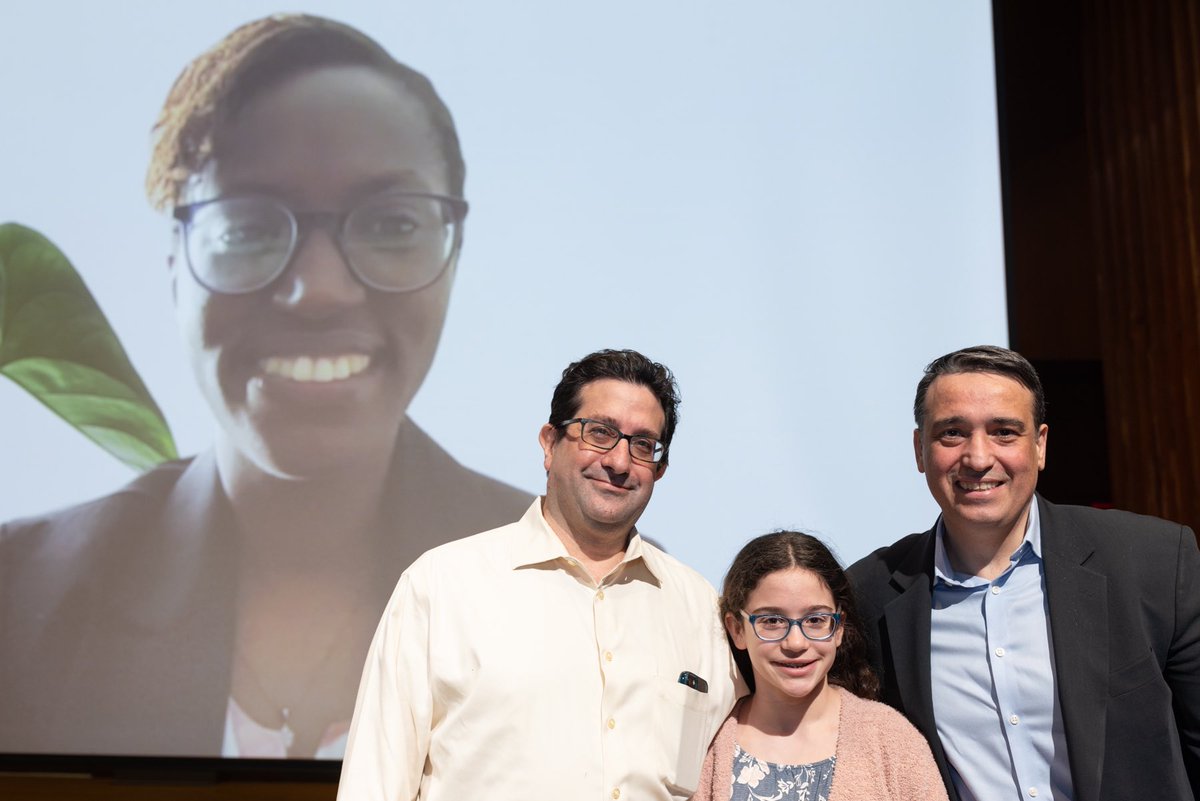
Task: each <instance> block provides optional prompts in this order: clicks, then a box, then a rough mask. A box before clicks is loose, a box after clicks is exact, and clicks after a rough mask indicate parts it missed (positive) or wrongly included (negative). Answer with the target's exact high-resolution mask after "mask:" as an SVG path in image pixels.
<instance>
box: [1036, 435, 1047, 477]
mask: <svg viewBox="0 0 1200 801" xmlns="http://www.w3.org/2000/svg"><path fill="white" fill-rule="evenodd" d="M1049 433H1050V426H1048V425H1046V424H1045V423H1042V424H1041V425H1040V426H1038V431H1037V454H1038V471H1039V472H1040V471H1042V470H1044V469H1045V468H1046V435H1047V434H1049Z"/></svg>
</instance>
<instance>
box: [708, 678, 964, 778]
mask: <svg viewBox="0 0 1200 801" xmlns="http://www.w3.org/2000/svg"><path fill="white" fill-rule="evenodd" d="M837 689H838V692H839V693H840V694H841V697H842V710H841V713H840V715H839V717H838V738H837V750H836V751H835V753H836V754H837V765H836V766H835V767H834V769H833V788H832V789H831V790H830V793H829V801H876V800H878V801H906V800H907V799H911V801H928V800H929V799H936V800H937V801H946V787H945V785H943V784H942V777H941V774H940V773H938V769H937V765H936V764H934V761H933V755H932V754H931V753H930V752H929V745H928V744H927V743H926V742H925V738H924V737H922V736H921V733H920V732H918V731H917V730H916V729H915V728H913V725H912V724H911V723H909V722H908V720H907V719H905V717H904V716H903V715H901V714H900V713H899V712H897V711H896V710H894V709H892V708H891V707H890V706H886V705H884V704H881V703H878V702H877V701H868V700H866V699H864V698H859V697H858V696H856V695H854V694H853V693H849V692H846V691H845V690H843V689H841V688H837ZM741 705H742V702H741V701H739V702H738V704H737V706H735V707H734V708H733V712H731V713H730V714H729V717H728V718H726V719H725V722H724V723H722V724H721V728H720V729H719V730H718V731H717V735H716V737H714V738H713V741H712V745H710V746H709V748H708V754H707V755H706V756H705V757H704V765H703V767H702V768H701V769H700V789H699V790H697V791H696V794H695V795H693V796H692V801H729V796H730V793H732V792H733V751H734V739H735V737H736V735H737V713H738V709H739V708H740V707H741Z"/></svg>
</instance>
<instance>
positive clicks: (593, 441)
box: [580, 420, 662, 462]
mask: <svg viewBox="0 0 1200 801" xmlns="http://www.w3.org/2000/svg"><path fill="white" fill-rule="evenodd" d="M580 422H581V423H582V425H583V432H582V434H581V436H582V437H583V441H584V442H586V443H588V444H589V445H595V446H596V447H597V448H603V449H604V450H610V449H612V448H615V447H616V445H617V443H618V442H620V441H621V440H622V439H624V438H626V437H625V436H624V435H622V434H621V432H620V431H618V430H617V429H615V428H613V427H612V426H610V425H606V424H604V423H600V422H597V421H595V420H582V421H580ZM628 439H629V455H630V456H632V457H633V458H635V459H641V460H642V461H643V462H657V461H658V460H659V459H661V458H662V444H661V443H659V441H658V440H656V439H651V438H650V437H632V436H631V437H628Z"/></svg>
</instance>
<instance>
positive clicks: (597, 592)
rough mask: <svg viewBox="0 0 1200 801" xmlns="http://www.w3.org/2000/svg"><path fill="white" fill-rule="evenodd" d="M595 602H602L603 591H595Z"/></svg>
mask: <svg viewBox="0 0 1200 801" xmlns="http://www.w3.org/2000/svg"><path fill="white" fill-rule="evenodd" d="M596 600H597V601H603V600H604V590H597V591H596Z"/></svg>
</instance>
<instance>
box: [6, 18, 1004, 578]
mask: <svg viewBox="0 0 1200 801" xmlns="http://www.w3.org/2000/svg"><path fill="white" fill-rule="evenodd" d="M854 5H855V6H856V8H854V9H850V8H847V7H846V4H836V3H814V2H806V1H801V0H788V1H787V2H784V1H783V0H779V1H778V2H766V1H763V2H741V3H728V2H696V0H673V1H672V2H666V1H665V0H657V1H656V2H649V3H647V2H628V1H627V0H621V1H620V2H612V3H605V4H586V5H585V4H578V3H562V2H556V1H551V0H538V2H523V3H518V4H508V3H494V2H485V1H484V0H472V1H471V2H465V1H464V2H440V3H439V2H426V3H406V2H394V1H393V2H387V3H381V2H378V1H377V0H372V1H371V2H349V1H348V0H340V1H339V2H336V3H332V2H330V3H320V2H307V3H295V4H294V5H293V9H290V10H307V11H313V12H315V13H321V14H325V15H328V16H333V17H336V18H338V19H341V20H343V21H345V22H348V23H350V24H352V25H355V26H357V27H360V28H361V29H363V30H364V31H366V32H367V33H369V34H371V35H372V36H374V37H375V38H377V39H378V40H379V41H380V42H381V43H382V44H383V45H384V46H385V47H387V48H388V49H389V50H390V51H391V52H392V53H393V54H394V55H396V56H397V57H398V58H400V59H401V60H403V61H406V62H408V63H410V64H411V65H413V66H414V67H416V68H417V69H419V70H421V71H423V72H425V73H426V74H427V75H429V76H430V78H431V79H432V80H433V82H434V84H435V85H436V86H437V88H438V90H439V91H440V93H441V94H442V96H443V97H444V98H445V100H446V102H447V104H448V105H449V106H450V108H451V110H452V112H453V114H454V117H455V119H456V121H457V123H458V128H459V132H460V135H461V137H462V142H463V148H464V152H465V156H466V160H467V197H468V199H469V200H470V202H471V213H470V216H469V217H468V219H467V225H466V232H465V233H466V238H465V245H464V250H463V254H462V260H461V262H460V266H459V273H458V278H457V283H456V286H455V288H454V294H453V300H452V302H451V309H450V315H449V319H448V321H447V324H446V331H445V335H444V338H443V341H442V345H441V348H440V350H439V352H438V356H437V360H436V362H435V363H434V367H433V371H432V372H431V374H430V376H429V378H428V380H427V381H426V383H425V385H424V388H423V390H422V391H421V393H420V395H419V396H418V397H417V400H416V402H415V403H414V405H413V407H412V409H411V412H412V415H413V417H414V418H415V419H416V420H417V422H418V423H420V424H421V425H422V426H423V427H424V428H426V429H427V430H428V431H429V432H430V433H431V434H432V435H433V436H434V438H435V439H436V440H438V441H439V442H440V443H442V444H443V445H444V446H446V447H447V448H448V449H449V450H450V451H451V453H453V454H454V455H455V456H456V457H457V458H458V459H459V460H460V461H462V462H463V463H464V464H466V465H468V466H471V467H474V468H476V469H478V470H481V471H482V472H484V473H487V474H489V475H492V476H495V477H498V478H501V479H503V480H506V481H508V482H510V483H513V484H515V485H518V486H520V487H522V488H525V489H528V490H530V491H535V492H536V491H539V490H541V489H542V488H543V487H544V473H543V471H542V469H541V453H540V450H539V449H538V445H537V441H536V433H537V430H538V427H539V426H540V425H541V424H542V423H543V422H544V421H545V419H546V415H547V413H548V407H549V400H550V394H551V390H552V388H553V386H554V384H555V383H556V381H557V379H558V376H559V373H560V371H561V370H562V368H563V367H564V366H565V365H566V364H567V363H568V362H570V361H572V360H573V359H576V358H578V357H580V356H582V355H584V354H585V353H587V352H589V351H591V350H594V349H597V348H601V347H632V348H637V349H639V350H641V351H643V352H645V353H646V354H647V355H649V356H651V357H653V358H654V359H657V360H660V361H662V362H664V363H666V364H667V365H669V366H670V367H671V368H672V369H673V370H674V371H675V373H676V375H677V377H678V379H679V383H680V385H681V388H682V392H683V406H682V418H681V423H680V427H679V430H678V432H677V436H676V442H675V444H674V446H673V448H672V452H671V466H670V469H669V470H668V473H667V475H666V477H665V478H664V480H663V481H661V482H660V483H659V484H658V487H657V489H656V492H655V497H654V500H653V501H652V502H651V504H650V507H649V509H648V511H647V513H646V515H645V516H644V518H643V520H642V525H641V528H642V529H643V530H644V531H646V532H648V533H650V534H651V535H653V536H654V537H655V538H657V539H658V540H659V541H661V542H662V543H663V544H664V545H665V546H666V547H667V548H668V549H669V550H671V551H672V552H674V553H675V554H677V555H678V556H680V557H681V558H683V559H684V560H685V561H687V562H689V563H691V564H692V565H694V566H696V567H697V568H698V569H700V570H701V571H702V572H703V573H704V574H705V575H706V576H708V578H709V579H711V580H712V581H713V582H718V581H719V580H720V578H721V576H722V575H723V572H724V569H725V567H726V566H727V564H728V562H729V560H730V559H731V558H732V556H733V554H734V552H735V551H736V550H737V548H738V547H739V546H740V545H741V544H742V543H743V542H744V541H745V540H746V539H748V538H749V537H751V536H754V535H757V534H760V533H763V532H765V531H767V530H770V529H773V528H777V527H800V528H803V529H806V530H811V531H814V532H816V533H818V534H820V535H821V536H823V537H824V538H825V539H826V540H827V541H829V542H830V543H831V544H832V545H833V546H834V547H835V548H836V550H837V551H838V552H839V554H840V556H841V557H842V559H843V560H845V561H850V560H853V559H856V558H858V557H859V556H862V555H863V554H865V553H866V552H867V551H868V550H870V549H872V548H874V547H876V546H878V545H881V544H883V543H885V542H889V541H891V540H893V539H895V538H896V537H897V536H899V535H901V534H903V533H907V532H910V531H914V530H918V529H923V528H925V527H927V526H928V525H929V524H930V523H931V522H932V521H933V518H934V515H935V513H936V507H935V506H934V504H933V502H932V501H931V500H930V498H929V497H928V493H927V491H926V490H925V487H924V481H923V479H922V478H921V477H920V476H919V474H918V473H917V472H916V470H915V468H914V466H913V457H912V448H911V429H912V420H911V412H910V408H911V404H912V392H913V388H914V386H915V384H916V381H917V379H918V377H919V375H920V371H921V368H922V367H923V366H924V364H925V363H926V362H928V361H929V360H930V359H931V358H933V357H934V356H937V355H940V354H941V353H944V352H946V351H949V350H951V349H954V348H957V347H960V346H964V345H970V344H976V343H980V342H994V343H1001V344H1003V342H1004V341H1005V339H1006V322H1005V295H1004V272H1003V251H1002V235H1001V213H1000V188H999V170H998V167H997V134H996V113H995V89H994V82H993V61H992V35H991V7H990V4H989V3H988V2H987V0H971V1H970V2H963V0H943V1H942V2H915V3H902V4H898V3H886V2H876V3H867V4H854ZM0 8H2V9H3V10H2V11H0V15H2V17H0V19H2V23H0V24H2V26H3V29H4V30H5V32H6V33H5V36H4V46H3V47H2V48H0V84H2V85H3V92H2V97H3V101H2V102H3V105H4V109H5V111H4V120H3V124H2V125H0V160H2V169H0V176H2V177H0V221H19V222H22V223H24V224H26V225H30V226H32V227H34V228H37V229H38V230H40V231H42V232H43V233H45V234H46V235H47V236H49V237H50V238H51V239H52V240H53V241H54V242H56V243H57V244H58V245H59V246H60V247H62V248H63V250H64V251H65V252H66V254H67V255H68V256H69V257H70V258H71V259H72V261H73V262H74V263H75V264H76V266H77V267H78V268H79V269H80V271H81V272H82V273H83V275H84V278H85V280H86V281H87V283H88V284H89V286H90V287H91V289H92V291H93V293H94V294H95V295H96V297H97V299H98V301H99V303H100V304H101V306H102V308H103V309H104V310H105V311H106V312H107V314H108V316H109V318H110V319H111V320H112V322H113V324H114V326H115V327H116V329H117V332H118V334H119V335H120V337H121V339H122V341H123V342H124V343H125V345H126V348H127V349H128V351H129V353H130V356H131V358H132V360H133V362H134V364H135V365H136V366H137V367H138V369H139V370H140V371H141V372H142V374H143V376H144V377H145V379H146V381H147V383H148V385H149V387H150V389H151V391H152V393H153V394H154V396H155V397H156V398H157V399H158V400H159V402H160V404H161V405H162V407H163V409H164V411H165V413H166V415H167V417H168V419H169V421H170V423H171V425H172V428H173V430H174V433H175V436H176V439H177V441H178V442H179V444H180V448H181V451H182V452H184V453H192V452H195V451H197V450H199V449H203V448H204V447H206V445H207V443H209V441H210V439H211V429H212V422H211V418H210V415H209V412H208V410H207V407H205V405H204V404H203V401H202V400H201V398H200V395H199V393H198V391H197V390H196V388H195V386H194V382H193V380H192V378H191V375H190V372H189V370H188V368H187V366H186V363H185V361H184V359H183V356H182V348H181V346H180V343H179V339H178V336H177V334H176V330H175V324H174V320H173V317H172V308H171V297H170V291H169V285H168V280H167V270H166V266H165V264H166V262H165V258H166V253H167V249H168V247H169V244H170V236H169V231H170V225H169V221H168V220H166V219H165V218H163V217H161V216H159V215H157V214H156V213H154V212H152V211H151V210H150V209H149V208H148V206H147V204H146V202H145V200H144V197H143V194H142V181H143V176H144V173H145V165H146V159H147V155H148V132H149V128H150V126H151V124H152V122H153V120H154V117H155V115H156V113H157V110H158V108H159V105H160V104H161V102H162V100H163V98H164V97H165V95H166V92H167V89H168V87H169V86H170V84H171V82H172V81H173V80H174V78H175V76H176V75H177V74H178V73H179V71H180V70H181V68H182V67H183V66H184V64H185V63H186V62H187V61H189V60H190V59H191V58H192V57H194V56H195V55H197V54H198V53H199V52H200V51H202V50H203V49H205V48H207V47H208V46H210V45H211V44H212V43H214V42H215V41H217V40H218V39H219V38H220V37H221V36H223V35H224V34H225V33H227V32H228V31H229V30H230V29H232V28H233V27H235V26H236V25H237V24H239V23H241V22H244V21H246V20H248V19H251V18H254V17H257V16H261V15H263V14H267V13H271V12H274V11H277V10H279V9H278V7H277V6H276V5H275V4H274V3H263V2H248V1H247V0H237V1H236V2H234V1H233V0H221V1H220V2H217V1H211V2H206V3H203V4H195V3H192V4H183V5H178V4H174V3H161V2H148V1H146V2H133V1H129V2H112V3H87V2H76V3H64V2H51V1H47V2H41V3H15V2H10V1H9V0H5V2H4V3H3V5H0ZM601 298H604V300H600V299H601ZM129 478H130V473H129V471H128V470H127V469H126V468H124V467H122V466H121V465H120V464H118V463H117V462H116V461H115V460H114V459H112V457H110V456H108V455H106V454H105V453H103V452H101V451H100V450H99V449H98V448H97V447H96V446H94V445H92V444H91V443H90V442H89V441H87V440H85V439H84V438H83V437H82V436H81V435H79V434H78V433H76V432H74V431H73V430H71V429H70V428H69V427H68V426H67V425H66V424H65V423H63V422H61V421H60V420H58V419H57V418H56V417H54V416H53V415H51V414H50V413H49V412H48V411H46V410H45V409H44V408H43V407H41V406H40V405H39V404H37V403H36V402H35V401H33V400H32V399H31V398H29V397H27V396H26V395H25V394H24V393H23V391H22V390H20V389H19V388H18V387H17V386H16V385H15V384H13V383H11V382H9V381H7V380H5V379H2V378H0V519H8V518H11V517H16V516H20V515H24V514H31V513H35V512H39V511H44V510H46V509H49V508H52V507H56V506H61V505H65V504H67V503H72V502H75V501H79V500H83V499H85V498H90V497H93V496H95V495H99V494H102V493H105V492H108V491H111V490H112V489H114V488H115V487H117V486H119V485H120V484H122V483H124V482H125V481H127V480H128V479H129Z"/></svg>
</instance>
